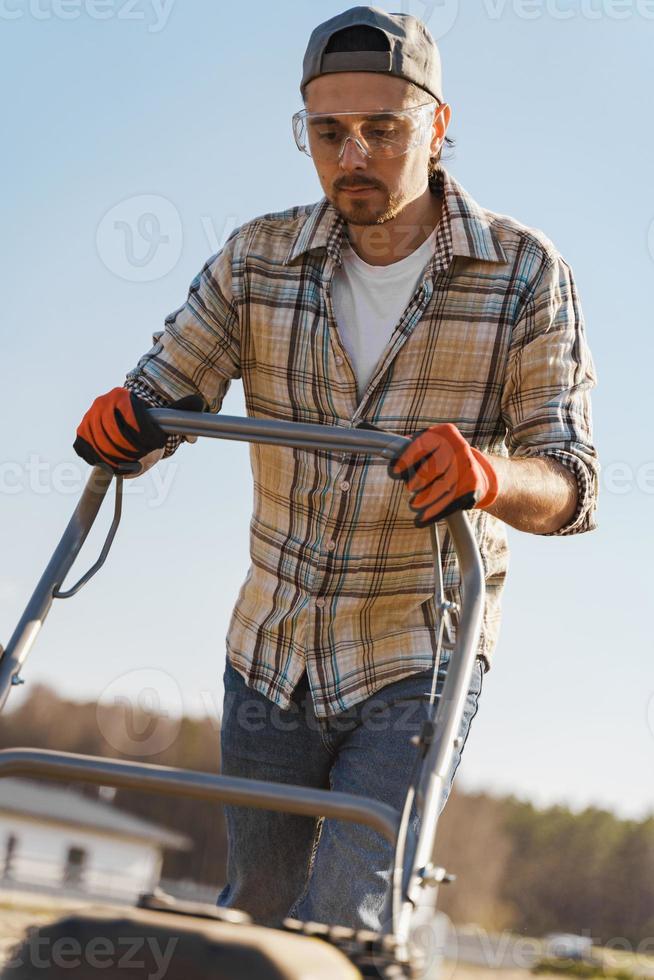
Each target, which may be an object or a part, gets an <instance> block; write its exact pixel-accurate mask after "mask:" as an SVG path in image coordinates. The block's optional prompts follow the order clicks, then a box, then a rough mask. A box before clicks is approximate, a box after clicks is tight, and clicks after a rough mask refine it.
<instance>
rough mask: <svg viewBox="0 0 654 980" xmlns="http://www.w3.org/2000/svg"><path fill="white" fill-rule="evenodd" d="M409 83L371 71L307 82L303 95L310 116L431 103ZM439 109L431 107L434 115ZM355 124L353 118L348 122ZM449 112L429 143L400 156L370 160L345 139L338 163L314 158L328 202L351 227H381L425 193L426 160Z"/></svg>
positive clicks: (440, 118)
mask: <svg viewBox="0 0 654 980" xmlns="http://www.w3.org/2000/svg"><path fill="white" fill-rule="evenodd" d="M429 101H430V97H429V95H428V94H427V93H426V92H425V93H424V96H423V95H422V94H421V93H419V94H418V95H417V97H416V90H415V89H414V87H413V86H412V85H410V84H409V83H408V82H405V81H404V80H403V79H401V78H396V77H395V76H392V75H381V74H376V73H373V72H338V73H334V74H330V75H321V76H320V77H319V78H314V79H313V81H311V82H309V84H308V85H307V88H306V93H305V102H306V108H307V109H308V110H309V112H319V113H326V114H330V113H333V114H337V113H339V112H353V111H355V112H357V113H361V114H362V117H363V116H365V115H368V114H374V113H378V112H379V111H380V110H386V111H388V110H393V109H395V110H402V109H407V108H410V107H412V106H416V105H420V104H422V103H425V102H429ZM436 108H437V104H436V103H434V110H436ZM346 118H347V119H349V120H351V121H352V124H353V125H355V124H356V121H357V120H358V118H359V117H358V116H357V117H346ZM448 122H449V107H448V106H445V107H444V108H443V109H441V110H440V111H439V112H438V113H436V114H435V120H434V124H433V126H432V130H431V138H430V137H429V136H428V138H427V139H426V140H425V142H424V144H423V145H422V146H415V147H412V148H410V149H409V150H408V151H407V152H406V153H404V154H403V155H401V156H394V157H374V156H373V157H372V158H371V157H368V156H367V155H366V154H365V153H364V152H363V151H362V150H361V149H360V147H359V146H357V144H356V142H355V141H354V139H350V140H347V141H346V142H345V145H344V149H343V152H342V154H341V156H340V159H334V160H331V159H329V160H324V159H315V158H314V161H313V162H314V166H315V167H316V171H317V173H318V177H319V179H320V183H321V185H322V189H323V191H324V192H325V196H326V197H327V199H328V200H329V201H330V202H331V204H333V206H334V207H335V208H336V210H337V211H339V212H340V214H341V215H342V216H343V218H344V219H345V220H346V221H347V222H348V223H350V224H356V225H378V224H383V223H384V222H386V221H389V220H391V219H392V218H395V217H397V215H398V214H400V212H401V211H402V210H403V209H404V208H405V207H406V206H407V205H408V204H410V203H411V202H412V201H414V200H416V198H418V197H420V196H421V194H423V193H424V192H425V190H426V188H427V184H428V169H429V158H430V156H432V155H433V154H435V153H436V152H437V150H438V147H439V146H440V144H441V142H442V140H443V139H444V137H445V131H446V129H447V125H448Z"/></svg>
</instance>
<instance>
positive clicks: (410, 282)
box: [332, 228, 438, 398]
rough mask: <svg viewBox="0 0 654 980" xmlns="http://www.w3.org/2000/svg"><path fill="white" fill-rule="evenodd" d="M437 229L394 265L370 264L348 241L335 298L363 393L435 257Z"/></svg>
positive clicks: (340, 328) (343, 336) (343, 337)
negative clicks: (427, 266)
mask: <svg viewBox="0 0 654 980" xmlns="http://www.w3.org/2000/svg"><path fill="white" fill-rule="evenodd" d="M437 231H438V228H434V230H433V232H432V233H431V235H430V236H429V238H428V239H427V240H426V241H424V242H423V243H422V245H420V246H419V248H417V249H416V250H415V251H414V252H411V254H410V255H407V257H406V258H404V259H400V260H399V261H398V262H393V263H391V265H368V263H367V262H364V261H363V259H362V258H360V257H359V256H358V255H357V254H356V252H355V251H354V250H353V248H352V247H351V245H349V244H348V243H347V242H345V243H344V245H343V252H342V261H343V264H342V265H341V267H340V268H339V269H337V271H336V273H335V275H334V280H333V286H332V303H333V307H334V316H335V317H336V323H337V325H338V332H339V334H340V336H341V341H342V343H343V346H344V347H345V350H346V351H347V353H348V354H349V357H350V360H351V361H352V367H353V368H354V373H355V374H356V378H357V389H358V395H359V398H361V397H362V395H363V393H364V391H365V390H366V388H367V387H368V382H369V381H370V378H371V377H372V374H373V372H374V370H375V368H376V366H377V363H378V362H379V358H380V356H381V354H382V352H383V350H384V348H385V347H386V345H387V343H388V341H389V340H390V338H391V335H392V333H393V331H394V330H395V327H396V326H397V324H398V322H399V320H400V317H401V316H402V314H403V313H404V311H405V310H406V308H407V306H408V305H409V302H410V300H411V298H412V296H413V294H414V293H415V291H416V289H417V287H418V283H419V282H420V280H421V278H422V273H423V272H424V269H425V266H426V265H427V263H428V262H429V261H430V259H431V258H432V257H433V254H434V251H435V247H436V233H437Z"/></svg>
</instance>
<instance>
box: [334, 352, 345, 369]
mask: <svg viewBox="0 0 654 980" xmlns="http://www.w3.org/2000/svg"><path fill="white" fill-rule="evenodd" d="M334 360H335V361H336V366H337V367H341V366H342V364H343V358H342V357H341V355H340V354H337V355H336V357H335V358H334Z"/></svg>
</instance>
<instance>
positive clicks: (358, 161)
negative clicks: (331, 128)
mask: <svg viewBox="0 0 654 980" xmlns="http://www.w3.org/2000/svg"><path fill="white" fill-rule="evenodd" d="M338 162H339V164H340V167H341V169H342V170H360V169H362V168H364V167H366V165H367V163H368V153H367V151H366V148H365V147H364V146H363V144H362V143H361V141H360V140H359V139H358V138H357V137H356V136H346V137H345V139H344V140H343V146H342V147H341V152H340V156H339V158H338Z"/></svg>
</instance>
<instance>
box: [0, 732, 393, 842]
mask: <svg viewBox="0 0 654 980" xmlns="http://www.w3.org/2000/svg"><path fill="white" fill-rule="evenodd" d="M4 776H30V777H33V776H45V777H47V778H48V779H58V780H62V781H64V782H68V781H70V780H73V781H74V780H82V781H84V782H86V783H94V784H95V785H96V786H119V787H121V788H122V789H137V790H139V791H142V790H146V791H147V792H152V793H165V794H170V795H171V796H184V797H188V798H191V799H194V800H213V801H214V802H220V803H232V804H234V805H235V806H252V807H259V808H260V809H264V810H279V811H283V812H284V813H297V814H300V815H301V816H309V817H320V816H325V817H333V818H334V819H337V820H348V821H350V822H351V823H364V824H367V826H369V827H372V829H373V830H376V831H377V832H378V833H380V834H382V835H383V836H384V837H385V838H386V839H387V840H388V841H390V842H391V844H392V843H394V842H395V839H396V837H397V829H398V824H399V814H398V813H397V811H396V810H394V809H393V807H392V806H389V805H388V804H387V803H382V802H380V801H379V800H369V799H367V798H366V797H364V796H353V795H352V794H351V793H337V792H334V791H333V790H330V789H310V788H308V787H306V786H293V785H291V784H287V783H267V782H263V781H261V780H257V779H242V778H237V777H236V776H223V775H220V776H219V775H214V774H213V773H209V772H196V771H194V770H191V769H177V768H175V767H172V766H158V765H154V764H153V763H140V762H128V761H126V760H124V759H106V758H101V757H98V756H95V755H80V754H78V753H76V752H54V751H51V750H50V749H22V748H21V749H3V750H2V751H0V778H2V777H4Z"/></svg>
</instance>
